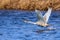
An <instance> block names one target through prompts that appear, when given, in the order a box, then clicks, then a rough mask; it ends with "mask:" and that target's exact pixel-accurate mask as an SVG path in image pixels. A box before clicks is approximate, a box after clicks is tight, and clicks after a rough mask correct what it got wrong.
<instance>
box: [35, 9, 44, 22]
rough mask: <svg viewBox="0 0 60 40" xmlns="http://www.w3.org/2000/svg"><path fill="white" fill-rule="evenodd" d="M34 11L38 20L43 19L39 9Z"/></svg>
mask: <svg viewBox="0 0 60 40" xmlns="http://www.w3.org/2000/svg"><path fill="white" fill-rule="evenodd" d="M35 12H36V14H37V18H38V21H43V20H44V19H43V16H42V13H41V12H40V11H39V10H35Z"/></svg>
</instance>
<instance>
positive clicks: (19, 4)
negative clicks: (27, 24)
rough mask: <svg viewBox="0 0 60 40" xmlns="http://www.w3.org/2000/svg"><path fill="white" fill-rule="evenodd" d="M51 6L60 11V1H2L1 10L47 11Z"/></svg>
mask: <svg viewBox="0 0 60 40" xmlns="http://www.w3.org/2000/svg"><path fill="white" fill-rule="evenodd" d="M49 6H51V7H52V8H53V10H60V0H0V9H24V10H34V9H39V10H47V8H48V7H49Z"/></svg>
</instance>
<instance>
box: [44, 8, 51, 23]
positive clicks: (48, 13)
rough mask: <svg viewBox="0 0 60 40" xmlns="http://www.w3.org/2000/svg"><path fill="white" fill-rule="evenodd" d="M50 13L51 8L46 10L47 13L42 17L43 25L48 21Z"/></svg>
mask: <svg viewBox="0 0 60 40" xmlns="http://www.w3.org/2000/svg"><path fill="white" fill-rule="evenodd" d="M51 11H52V8H48V11H47V12H46V13H45V15H44V16H43V18H44V21H45V23H47V22H48V19H49V17H50V15H51Z"/></svg>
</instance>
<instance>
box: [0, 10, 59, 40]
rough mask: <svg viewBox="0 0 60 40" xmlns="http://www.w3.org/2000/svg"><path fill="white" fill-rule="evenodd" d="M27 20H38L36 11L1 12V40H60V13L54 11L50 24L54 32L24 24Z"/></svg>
mask: <svg viewBox="0 0 60 40" xmlns="http://www.w3.org/2000/svg"><path fill="white" fill-rule="evenodd" d="M42 13H43V14H44V13H45V11H42ZM26 19H27V20H30V21H33V22H36V21H37V20H38V19H37V16H36V13H35V12H34V11H21V10H20V11H18V10H0V40H60V11H52V14H51V16H50V19H49V22H48V23H49V24H50V26H48V27H53V28H56V29H54V30H47V27H46V28H45V27H41V26H38V25H34V24H29V23H24V22H23V20H26Z"/></svg>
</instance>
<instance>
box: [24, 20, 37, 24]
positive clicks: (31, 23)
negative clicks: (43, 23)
mask: <svg viewBox="0 0 60 40" xmlns="http://www.w3.org/2000/svg"><path fill="white" fill-rule="evenodd" d="M24 22H25V23H31V24H36V23H35V22H31V21H27V20H24Z"/></svg>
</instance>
